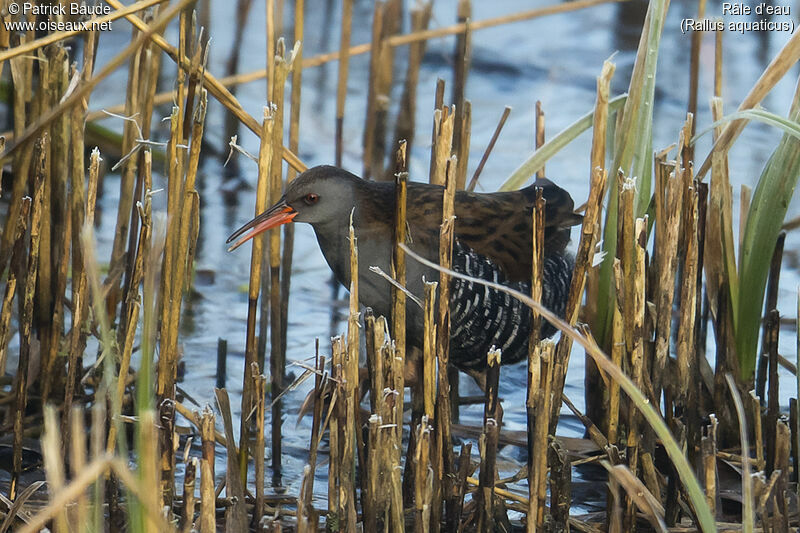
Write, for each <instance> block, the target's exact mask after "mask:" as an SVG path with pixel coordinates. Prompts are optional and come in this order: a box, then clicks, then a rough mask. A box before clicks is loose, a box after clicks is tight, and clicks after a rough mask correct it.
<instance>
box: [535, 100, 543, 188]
mask: <svg viewBox="0 0 800 533" xmlns="http://www.w3.org/2000/svg"><path fill="white" fill-rule="evenodd" d="M535 128H536V132H535V137H536V149H537V150H538V149H539V148H540V147H541V146H542V145H543V144H544V110H543V109H542V101H541V100H536V120H535ZM536 177H537V178H544V177H545V173H544V165H542V168H540V169H539V170H537V171H536Z"/></svg>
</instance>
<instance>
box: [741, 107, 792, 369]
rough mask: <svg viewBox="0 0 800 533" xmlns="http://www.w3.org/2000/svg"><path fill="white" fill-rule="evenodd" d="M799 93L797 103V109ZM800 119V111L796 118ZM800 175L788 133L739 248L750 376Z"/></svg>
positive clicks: (744, 357) (744, 364)
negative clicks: (774, 263)
mask: <svg viewBox="0 0 800 533" xmlns="http://www.w3.org/2000/svg"><path fill="white" fill-rule="evenodd" d="M796 104H797V95H795V105H794V107H797V105H796ZM798 119H800V112H799V111H798V110H797V109H794V110H793V111H792V115H791V120H792V121H794V122H795V123H796V122H797V120H798ZM798 177H800V138H798V137H796V136H795V135H794V134H792V133H789V132H786V133H784V135H783V138H782V139H781V141H780V143H779V144H778V147H777V148H776V149H775V151H774V152H773V153H772V155H771V156H770V158H769V161H767V164H766V166H765V167H764V171H763V172H762V173H761V177H760V178H759V180H758V184H757V185H756V189H755V191H754V192H753V199H752V201H751V203H750V210H749V211H748V215H747V224H746V225H745V229H744V238H743V239H742V247H741V249H740V250H739V300H738V306H737V309H736V310H735V312H736V316H735V320H736V348H737V356H738V358H739V365H740V368H741V372H742V377H743V378H744V379H750V377H751V376H752V375H753V372H754V370H755V363H756V354H757V349H758V330H759V327H760V325H761V311H762V307H763V305H764V290H765V288H766V285H767V275H768V273H769V267H770V261H771V259H772V253H773V251H774V249H775V242H776V240H777V238H778V233H779V232H780V230H781V225H782V224H783V219H784V217H785V216H786V211H787V209H788V208H789V202H790V200H791V199H792V195H793V194H794V189H795V187H796V186H797V180H798Z"/></svg>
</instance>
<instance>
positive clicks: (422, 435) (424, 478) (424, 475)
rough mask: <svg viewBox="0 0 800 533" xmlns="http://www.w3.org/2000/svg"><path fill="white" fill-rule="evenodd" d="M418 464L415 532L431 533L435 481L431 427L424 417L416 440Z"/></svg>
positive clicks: (416, 459)
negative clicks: (432, 465)
mask: <svg viewBox="0 0 800 533" xmlns="http://www.w3.org/2000/svg"><path fill="white" fill-rule="evenodd" d="M416 443H417V445H416V450H415V452H416V457H415V458H414V460H415V461H416V463H417V466H416V469H415V471H416V476H415V479H414V481H415V491H414V504H415V506H416V507H415V512H414V531H415V532H416V531H419V532H422V533H428V532H429V531H431V507H432V504H433V502H432V498H433V479H432V477H431V475H432V472H431V468H430V452H431V427H430V425H428V416H427V415H422V420H421V421H420V425H419V427H418V428H417V440H416Z"/></svg>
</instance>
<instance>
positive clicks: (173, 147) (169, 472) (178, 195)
mask: <svg viewBox="0 0 800 533" xmlns="http://www.w3.org/2000/svg"><path fill="white" fill-rule="evenodd" d="M202 56H203V54H202V49H201V48H200V47H198V49H197V51H196V52H195V54H194V59H193V61H192V65H191V67H192V69H191V70H190V74H191V76H192V78H191V79H190V80H189V88H188V89H187V94H188V98H189V99H190V100H188V101H186V102H183V101H182V100H180V99H179V100H178V107H177V108H173V113H172V117H171V120H170V126H171V132H170V133H171V135H170V140H169V142H168V144H167V153H168V156H169V159H168V161H169V165H168V184H169V185H168V189H167V216H168V222H167V235H166V241H165V248H164V261H163V267H162V268H163V271H164V272H165V275H163V276H162V278H161V310H160V313H161V341H160V347H161V350H160V352H159V358H158V381H157V382H156V396H157V399H158V405H159V409H161V410H162V411H163V410H164V409H167V410H168V411H169V412H168V413H166V417H165V413H163V412H162V413H161V415H160V424H159V426H160V427H161V428H162V431H161V432H160V434H159V436H160V437H159V438H160V451H161V484H162V493H163V494H164V500H165V503H166V504H167V505H171V504H172V499H173V495H174V490H175V488H174V469H175V454H174V448H173V445H172V441H173V435H172V432H173V424H174V407H173V406H174V399H175V380H176V378H177V367H178V330H179V325H180V312H181V304H182V301H183V292H184V290H185V289H186V288H187V287H186V285H187V283H186V279H187V277H188V275H189V273H190V272H191V265H192V263H193V260H194V257H193V248H194V246H193V245H192V244H191V241H192V240H193V239H192V238H191V235H192V233H196V231H197V227H194V228H193V229H192V228H191V226H192V222H193V219H194V217H193V216H192V211H193V208H194V205H195V203H196V196H197V191H196V190H195V183H196V177H197V169H198V166H199V159H200V148H201V144H202V140H203V126H204V122H205V115H206V107H207V96H206V92H205V91H201V92H200V94H199V98H198V100H199V101H198V105H197V108H196V110H195V112H194V113H193V114H192V116H189V117H185V118H184V117H183V116H182V111H183V110H184V106H185V109H186V112H187V113H188V112H189V109H191V108H193V105H194V102H193V101H192V100H191V99H192V98H193V92H194V91H193V89H192V87H193V85H194V84H195V83H196V80H197V79H198V78H199V74H198V72H199V71H200V70H202V69H201V64H200V58H201V57H202ZM178 92H179V98H180V97H181V94H180V93H182V90H181V87H180V86H179V87H178ZM184 120H185V125H184ZM189 136H190V138H189ZM187 142H188V144H189V148H188V154H187V153H186V152H185V151H184V149H183V148H182V146H185V145H186V143H187ZM165 400H166V402H165Z"/></svg>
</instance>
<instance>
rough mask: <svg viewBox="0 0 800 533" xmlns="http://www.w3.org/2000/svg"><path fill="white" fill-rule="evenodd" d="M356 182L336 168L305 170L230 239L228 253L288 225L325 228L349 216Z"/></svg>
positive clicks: (354, 178) (348, 174)
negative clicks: (309, 225) (307, 224)
mask: <svg viewBox="0 0 800 533" xmlns="http://www.w3.org/2000/svg"><path fill="white" fill-rule="evenodd" d="M353 180H358V178H357V177H355V176H353V175H352V174H350V173H349V172H347V171H345V170H342V169H340V168H337V167H332V166H318V167H313V168H310V169H308V170H306V171H305V172H303V173H302V174H300V175H299V176H297V178H296V179H294V180H293V181H292V182H291V183H290V184H289V186H288V187H287V189H286V193H285V194H284V195H283V196H282V197H281V199H280V200H278V202H277V203H276V204H275V205H273V206H272V207H270V208H269V209H267V210H266V211H264V212H263V213H261V214H260V215H258V216H257V217H255V218H254V219H253V220H251V221H250V222H248V223H247V224H245V225H244V226H242V227H241V228H239V229H238V230H236V231H235V232H233V234H231V236H230V237H228V240H227V243H229V244H230V243H231V242H233V241H235V242H233V244H231V246H230V248H228V251H232V250H235V249H236V248H238V247H239V246H241V245H242V244H244V243H245V242H247V241H248V240H250V239H252V238H253V237H255V236H256V235H258V234H259V233H263V232H265V231H267V230H270V229H272V228H275V227H277V226H281V225H283V224H287V223H289V222H308V223H309V224H312V225H324V224H328V223H334V222H337V221H338V220H339V218H340V217H343V216H344V217H348V216H349V214H350V210H351V208H352V207H353V206H352V205H351V204H352V203H353V198H354V195H353V191H352V187H353ZM251 229H252V231H250V232H249V233H248V231H249V230H251Z"/></svg>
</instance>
